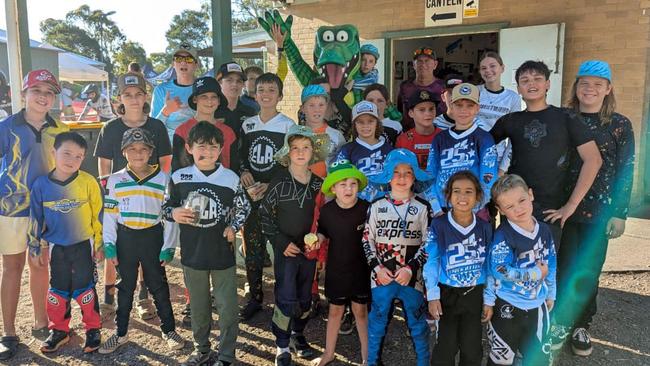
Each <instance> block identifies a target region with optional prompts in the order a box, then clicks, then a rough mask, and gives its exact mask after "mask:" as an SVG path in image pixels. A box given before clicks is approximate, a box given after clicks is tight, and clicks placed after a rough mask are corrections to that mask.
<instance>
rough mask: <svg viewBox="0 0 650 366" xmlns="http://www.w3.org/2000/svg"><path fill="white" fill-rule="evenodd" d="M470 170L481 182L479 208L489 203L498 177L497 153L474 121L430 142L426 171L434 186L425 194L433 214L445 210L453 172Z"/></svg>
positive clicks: (442, 133) (442, 134)
mask: <svg viewBox="0 0 650 366" xmlns="http://www.w3.org/2000/svg"><path fill="white" fill-rule="evenodd" d="M461 170H469V171H470V172H472V173H473V174H474V175H475V176H476V177H477V178H478V180H479V181H480V182H481V188H483V197H484V199H483V202H480V203H479V206H478V207H477V208H479V209H480V208H482V207H483V206H485V204H487V203H488V202H489V201H490V188H492V185H493V184H494V181H495V180H496V178H497V176H498V166H497V152H496V147H495V145H494V139H493V138H492V136H491V135H490V133H489V132H486V131H485V130H484V129H482V128H480V127H479V123H478V121H476V120H475V121H474V123H473V124H472V127H470V128H468V129H467V130H465V131H454V129H451V128H450V129H448V130H443V131H442V132H440V133H439V134H437V135H436V137H435V138H434V139H433V143H432V144H431V151H430V152H429V159H428V161H427V169H426V171H427V172H428V173H429V174H431V175H432V176H434V177H435V179H436V181H435V184H432V185H431V187H430V188H429V189H428V191H427V192H426V194H425V197H426V198H427V199H428V200H429V203H430V204H431V209H432V210H433V212H440V211H441V210H442V208H443V207H448V205H447V202H446V200H445V194H444V189H445V186H446V185H447V181H448V180H449V178H450V177H451V176H452V175H453V174H454V173H456V172H459V171H461Z"/></svg>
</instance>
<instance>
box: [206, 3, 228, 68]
mask: <svg viewBox="0 0 650 366" xmlns="http://www.w3.org/2000/svg"><path fill="white" fill-rule="evenodd" d="M211 12H212V58H213V61H214V68H215V73H216V72H217V70H216V68H217V67H219V65H221V64H223V63H226V62H229V61H232V12H231V5H230V0H212V6H211Z"/></svg>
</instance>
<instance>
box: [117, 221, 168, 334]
mask: <svg viewBox="0 0 650 366" xmlns="http://www.w3.org/2000/svg"><path fill="white" fill-rule="evenodd" d="M162 245H163V228H162V225H160V224H158V225H156V226H153V227H150V228H146V229H141V230H134V229H129V228H127V227H126V226H123V225H118V230H117V243H116V247H117V260H118V261H119V264H118V265H117V271H118V272H119V274H120V278H121V279H120V282H118V283H117V290H118V292H117V313H116V320H115V322H116V323H117V335H118V336H120V337H122V336H124V335H126V333H127V330H128V328H129V316H130V314H131V308H132V307H133V293H134V292H135V286H136V284H137V282H138V267H139V266H141V267H142V273H143V275H144V282H145V283H146V284H147V288H148V289H149V291H150V292H151V294H152V295H153V300H154V304H155V305H156V310H157V312H158V317H160V328H161V329H162V331H163V333H164V334H166V333H168V332H170V331H172V330H174V329H175V325H174V313H173V311H172V305H171V302H170V300H169V285H168V284H167V275H166V274H165V267H163V266H161V265H160V260H159V259H158V256H159V254H160V249H161V248H162Z"/></svg>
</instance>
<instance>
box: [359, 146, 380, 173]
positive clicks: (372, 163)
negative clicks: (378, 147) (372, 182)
mask: <svg viewBox="0 0 650 366" xmlns="http://www.w3.org/2000/svg"><path fill="white" fill-rule="evenodd" d="M384 158H385V156H384V154H383V153H382V152H381V151H375V152H374V153H372V154H370V155H369V156H367V157H365V158H362V159H360V160H359V161H358V162H357V169H359V171H361V173H363V174H365V175H373V174H377V173H378V172H379V171H380V170H381V167H382V166H383V165H384Z"/></svg>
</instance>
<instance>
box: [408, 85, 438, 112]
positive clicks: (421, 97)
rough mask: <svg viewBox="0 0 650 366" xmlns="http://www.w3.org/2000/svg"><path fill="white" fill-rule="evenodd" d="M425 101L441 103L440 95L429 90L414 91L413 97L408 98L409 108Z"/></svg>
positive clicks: (435, 103)
mask: <svg viewBox="0 0 650 366" xmlns="http://www.w3.org/2000/svg"><path fill="white" fill-rule="evenodd" d="M424 102H432V103H433V104H434V105H436V106H437V105H438V103H440V96H439V95H438V94H434V93H432V92H430V91H428V90H424V89H420V90H418V91H416V92H415V93H413V95H412V96H411V98H409V100H408V109H409V110H410V109H413V107H415V106H416V105H418V104H420V103H424Z"/></svg>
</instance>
